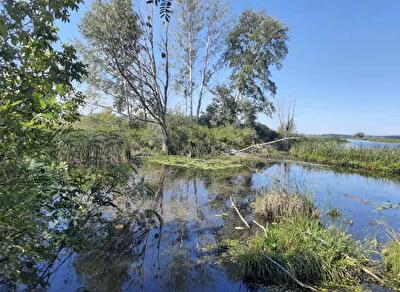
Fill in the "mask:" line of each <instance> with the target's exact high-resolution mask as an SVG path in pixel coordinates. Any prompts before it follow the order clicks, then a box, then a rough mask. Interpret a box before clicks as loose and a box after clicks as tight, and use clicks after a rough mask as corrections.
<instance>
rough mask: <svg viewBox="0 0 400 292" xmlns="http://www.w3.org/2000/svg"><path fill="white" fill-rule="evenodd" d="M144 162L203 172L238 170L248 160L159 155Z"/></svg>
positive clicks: (146, 158) (228, 157) (147, 158)
mask: <svg viewBox="0 0 400 292" xmlns="http://www.w3.org/2000/svg"><path fill="white" fill-rule="evenodd" d="M144 160H146V161H148V162H151V163H158V164H163V165H168V166H177V167H184V168H192V169H201V170H224V169H235V168H236V169H237V168H242V167H244V166H245V164H244V162H245V161H246V159H242V158H238V157H230V156H227V157H204V158H189V157H186V156H178V155H157V156H149V157H145V158H144Z"/></svg>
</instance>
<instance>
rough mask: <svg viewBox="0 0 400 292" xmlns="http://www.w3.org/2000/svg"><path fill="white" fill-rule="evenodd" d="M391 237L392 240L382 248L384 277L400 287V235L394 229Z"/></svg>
mask: <svg viewBox="0 0 400 292" xmlns="http://www.w3.org/2000/svg"><path fill="white" fill-rule="evenodd" d="M389 237H390V241H389V242H388V243H387V245H386V246H385V248H384V249H383V250H382V258H383V262H384V265H385V273H384V278H385V281H386V282H387V283H391V284H392V285H393V286H395V287H397V288H400V235H399V234H397V233H396V232H395V231H393V230H392V231H390V232H389Z"/></svg>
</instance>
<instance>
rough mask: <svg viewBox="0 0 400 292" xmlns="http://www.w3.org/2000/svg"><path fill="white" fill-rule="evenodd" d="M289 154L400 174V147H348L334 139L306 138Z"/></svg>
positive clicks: (346, 166)
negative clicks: (317, 139) (326, 140)
mask: <svg viewBox="0 0 400 292" xmlns="http://www.w3.org/2000/svg"><path fill="white" fill-rule="evenodd" d="M289 155H290V156H291V157H293V158H297V159H302V160H306V161H313V162H318V163H322V164H329V165H333V166H337V167H343V168H349V169H355V170H365V171H370V172H376V173H379V174H384V175H400V149H388V148H374V149H363V148H346V147H344V146H343V145H341V144H340V143H336V142H332V141H329V142H324V141H313V140H305V141H302V142H299V143H296V144H294V145H293V146H292V147H291V149H290V151H289Z"/></svg>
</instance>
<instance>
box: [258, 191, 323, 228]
mask: <svg viewBox="0 0 400 292" xmlns="http://www.w3.org/2000/svg"><path fill="white" fill-rule="evenodd" d="M253 208H254V213H255V215H256V216H257V217H258V218H261V219H263V220H265V221H270V220H277V219H281V218H283V217H296V216H304V217H306V218H310V219H316V218H319V216H320V212H319V210H318V209H317V207H316V206H315V203H314V202H313V201H312V200H311V199H310V198H309V197H308V196H306V195H303V194H297V193H287V192H284V191H279V190H271V191H268V190H262V191H260V192H259V193H258V195H257V197H256V200H255V202H254V203H253Z"/></svg>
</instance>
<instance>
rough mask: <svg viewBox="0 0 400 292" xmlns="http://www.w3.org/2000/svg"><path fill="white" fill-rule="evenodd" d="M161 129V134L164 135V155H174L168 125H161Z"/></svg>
mask: <svg viewBox="0 0 400 292" xmlns="http://www.w3.org/2000/svg"><path fill="white" fill-rule="evenodd" d="M160 127H161V132H162V135H163V145H162V151H163V152H164V154H171V153H172V146H171V140H170V138H169V133H168V129H167V125H166V123H163V124H161V125H160Z"/></svg>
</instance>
